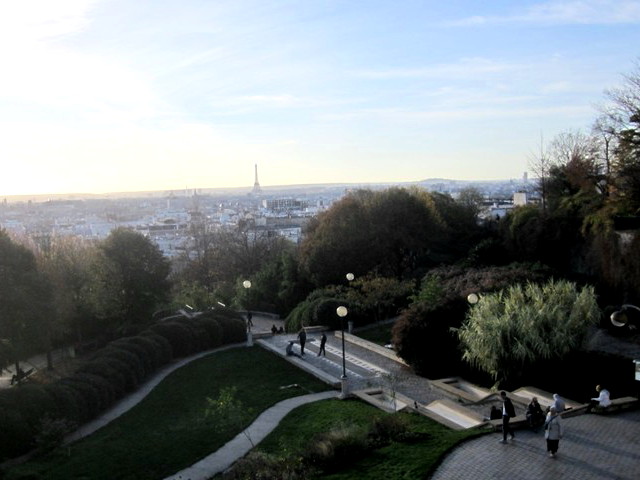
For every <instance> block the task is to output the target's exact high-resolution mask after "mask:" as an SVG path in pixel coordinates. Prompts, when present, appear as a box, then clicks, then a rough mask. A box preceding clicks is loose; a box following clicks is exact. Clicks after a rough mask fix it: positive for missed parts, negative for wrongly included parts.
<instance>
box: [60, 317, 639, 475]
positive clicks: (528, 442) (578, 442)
mask: <svg viewBox="0 0 640 480" xmlns="http://www.w3.org/2000/svg"><path fill="white" fill-rule="evenodd" d="M256 320H257V321H258V322H260V321H261V320H262V321H263V323H264V325H260V326H258V325H256V326H257V327H258V328H256V331H259V330H263V329H264V330H268V329H269V328H270V327H271V325H272V323H273V321H272V320H271V319H266V318H265V319H260V318H258V319H256V316H255V315H254V324H256V323H257V322H256ZM261 323H262V322H261ZM260 327H262V328H260ZM288 337H289V336H286V335H285V336H276V337H274V339H273V341H275V342H281V343H282V342H285V343H286V341H287V340H288ZM332 341H334V339H333V338H330V342H332ZM245 345H246V343H241V344H235V345H229V346H226V347H223V349H226V348H236V347H241V346H245ZM283 345H284V344H283ZM283 345H280V344H278V345H277V350H280V351H283V350H284V347H283ZM356 349H357V347H355V346H350V347H349V350H350V351H352V350H356ZM219 350H220V349H216V350H212V351H207V352H202V353H200V354H198V355H194V356H192V357H189V358H186V359H182V360H181V361H179V362H176V363H174V364H171V365H169V366H167V367H165V368H164V369H163V370H161V371H160V372H158V373H157V374H156V375H155V376H154V377H153V378H152V379H150V380H149V381H148V382H147V383H145V384H144V385H142V386H141V387H140V388H139V389H138V390H137V391H136V392H135V393H133V394H132V395H130V396H129V397H127V398H125V399H123V400H122V401H121V402H119V403H118V404H117V405H116V406H114V407H113V408H112V409H110V410H109V411H108V412H106V413H105V414H104V415H103V416H101V417H100V418H99V419H97V420H95V421H94V422H91V423H90V424H87V425H84V426H83V427H82V428H80V429H79V430H78V431H76V432H74V433H73V434H72V435H71V436H70V437H68V438H67V441H69V442H70V441H73V440H77V439H79V438H82V437H84V436H86V435H89V434H90V433H93V432H94V431H95V430H97V429H98V428H100V427H102V426H104V425H106V424H107V423H109V422H110V421H112V420H113V419H115V418H117V417H118V416H119V415H121V414H122V413H124V412H125V411H127V410H129V409H130V408H131V407H133V406H134V405H136V404H137V403H138V402H139V401H140V400H142V398H144V397H145V396H146V395H147V394H148V393H149V392H150V391H151V390H152V389H153V388H154V387H155V386H156V385H157V384H158V383H160V382H161V381H162V380H163V379H164V378H165V377H166V376H167V375H168V374H170V373H171V372H172V371H174V370H175V369H177V368H180V367H182V366H183V365H185V364H187V363H189V362H191V361H193V360H195V359H197V358H200V357H202V356H205V355H209V354H210V353H212V352H213V351H219ZM358 355H360V356H362V357H365V356H366V355H367V354H366V353H365V352H360V353H358ZM368 355H370V357H371V358H369V361H370V362H371V363H373V364H379V365H385V360H384V359H381V358H374V357H376V356H375V355H373V354H371V353H369V354H368ZM309 357H310V358H306V361H305V363H314V364H317V366H318V367H320V368H322V367H324V363H330V362H326V361H325V359H324V358H322V357H315V355H310V356H309ZM378 362H380V363H378ZM334 367H335V366H333V365H328V366H326V367H325V368H326V369H327V371H328V372H329V373H330V374H334V373H335V372H334V371H333V370H335V369H336V368H337V369H338V370H339V368H338V367H335V368H334ZM387 367H388V366H387ZM410 377H412V378H413V376H410ZM406 383H408V384H410V385H409V386H411V384H413V383H416V385H413V386H414V387H415V390H416V392H414V393H421V394H424V395H427V396H431V395H433V392H429V388H424V386H423V385H422V383H421V382H417V380H415V382H414V381H410V380H407V381H406ZM338 395H339V392H337V391H329V392H323V393H318V394H312V395H304V396H301V397H294V398H291V399H288V400H284V401H283V402H280V403H278V404H276V405H274V406H273V407H271V408H269V409H267V410H265V411H264V412H263V413H262V414H261V415H260V416H259V417H258V418H257V419H256V421H255V422H254V423H253V424H252V425H251V426H250V427H249V428H248V429H247V430H246V433H245V432H243V433H240V434H239V435H237V436H236V438H234V439H233V440H232V441H230V442H229V443H227V444H226V445H225V446H224V447H222V448H221V449H220V450H218V451H217V452H214V453H212V454H211V455H209V456H207V457H205V458H204V459H202V460H200V461H199V462H197V463H196V464H194V465H192V466H191V467H189V468H187V469H185V470H182V471H180V472H178V473H176V474H175V475H173V476H171V477H168V478H167V480H169V479H171V480H174V479H175V480H178V479H180V480H187V479H191V480H197V479H202V480H204V479H208V478H211V477H212V476H214V475H215V474H216V473H219V472H222V471H225V470H226V469H228V468H229V467H230V466H231V465H232V464H233V463H234V462H235V461H236V460H237V459H239V458H241V457H242V456H244V455H245V454H246V453H247V452H248V451H249V450H250V449H251V447H252V446H251V443H252V442H253V443H254V444H256V443H258V442H259V441H261V440H262V439H263V438H264V437H265V436H266V435H267V434H268V433H269V432H270V431H271V430H272V429H273V428H274V427H275V426H276V425H277V424H278V423H279V422H280V420H281V419H282V418H283V417H284V416H285V415H286V414H287V413H289V412H290V411H291V410H292V409H294V408H296V407H298V406H300V405H303V404H305V403H309V402H313V401H317V400H322V399H325V398H333V397H337V396H338ZM417 398H420V397H417ZM421 401H426V400H425V399H422V398H421ZM564 426H565V432H566V433H565V437H564V438H563V439H562V440H561V442H560V450H559V455H558V457H557V458H556V459H550V458H548V457H547V455H546V452H545V440H544V437H543V435H542V433H537V434H535V433H533V432H529V431H519V432H517V433H516V435H517V437H516V440H515V441H514V442H511V443H510V444H507V445H501V444H499V443H497V441H498V439H499V438H500V435H484V436H482V437H480V438H477V439H474V440H470V441H468V442H466V443H463V444H462V445H460V446H458V447H457V448H455V449H454V450H452V451H451V452H450V453H449V454H448V455H447V456H446V457H445V458H444V460H443V462H442V463H441V464H440V466H439V467H438V468H437V469H436V471H435V472H434V473H433V474H432V476H431V477H430V478H431V479H432V480H441V479H443V480H444V479H446V480H450V479H452V480H467V479H468V480H475V479H478V478H483V479H501V478H518V479H522V480H527V479H531V480H539V479H544V478H562V479H563V480H573V479H575V480H596V479H598V480H599V479H605V480H606V479H611V480H614V479H618V480H632V479H637V478H638V476H637V472H638V470H639V469H640V436H639V435H638V434H637V432H638V431H639V429H640V411H631V412H623V413H616V414H610V415H593V414H589V415H582V416H577V417H571V418H567V419H565V422H564ZM249 439H251V440H249Z"/></svg>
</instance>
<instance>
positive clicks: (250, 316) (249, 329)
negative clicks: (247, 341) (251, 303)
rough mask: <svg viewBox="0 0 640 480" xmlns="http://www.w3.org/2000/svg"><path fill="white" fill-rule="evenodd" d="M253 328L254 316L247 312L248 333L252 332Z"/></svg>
mask: <svg viewBox="0 0 640 480" xmlns="http://www.w3.org/2000/svg"><path fill="white" fill-rule="evenodd" d="M251 327H253V314H252V313H251V312H247V331H248V332H250V331H251Z"/></svg>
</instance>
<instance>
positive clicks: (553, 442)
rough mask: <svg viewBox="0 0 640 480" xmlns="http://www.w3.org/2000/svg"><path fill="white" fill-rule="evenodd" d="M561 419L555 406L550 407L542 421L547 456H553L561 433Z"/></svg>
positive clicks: (556, 451) (556, 450)
mask: <svg viewBox="0 0 640 480" xmlns="http://www.w3.org/2000/svg"><path fill="white" fill-rule="evenodd" d="M563 433H564V432H563V428H562V421H561V420H560V415H558V411H557V410H556V407H551V408H550V409H549V413H548V414H547V419H546V420H545V422H544V438H545V439H546V440H547V452H549V457H551V458H555V456H556V453H558V446H559V444H560V439H561V438H562V434H563Z"/></svg>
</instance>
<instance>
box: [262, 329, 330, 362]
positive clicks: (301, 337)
mask: <svg viewBox="0 0 640 480" xmlns="http://www.w3.org/2000/svg"><path fill="white" fill-rule="evenodd" d="M274 327H275V325H274ZM272 330H273V329H272ZM274 333H275V332H274ZM298 341H299V342H300V355H298V354H297V353H295V352H294V351H293V345H294V344H295V343H296V342H295V341H294V340H290V341H289V344H288V345H287V347H286V350H285V352H286V354H287V355H289V356H291V355H293V356H296V357H302V356H304V354H305V353H304V346H305V345H306V343H307V332H306V331H305V329H304V328H301V329H300V331H299V332H298ZM326 344H327V334H326V333H324V332H322V335H321V336H320V349H319V350H318V357H319V356H321V355H324V356H325V357H326V356H327V352H326V351H325V347H326Z"/></svg>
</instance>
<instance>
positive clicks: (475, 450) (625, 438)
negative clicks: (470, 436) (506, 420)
mask: <svg viewBox="0 0 640 480" xmlns="http://www.w3.org/2000/svg"><path fill="white" fill-rule="evenodd" d="M563 425H564V429H565V434H564V437H563V439H562V440H560V449H559V450H558V455H557V457H556V458H549V457H548V456H547V453H546V444H545V440H544V435H543V433H542V431H540V432H539V433H533V432H531V431H524V430H521V431H517V432H516V439H515V440H514V441H511V442H510V443H508V444H506V445H503V444H500V443H498V439H499V438H501V435H497V434H496V435H485V436H482V437H480V438H477V439H474V440H470V441H468V442H466V443H464V444H462V445H460V446H458V447H457V448H455V449H454V450H453V451H452V452H451V453H450V454H449V455H447V457H446V458H445V459H444V461H443V463H442V464H441V465H440V467H439V468H438V469H437V470H436V472H435V474H434V475H432V476H431V479H432V480H480V479H482V480H484V479H519V480H542V479H562V480H606V479H610V480H614V479H616V480H637V479H638V478H640V411H639V410H635V411H631V412H621V413H613V414H609V415H595V414H585V415H579V416H575V417H570V418H567V419H564V423H563Z"/></svg>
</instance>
